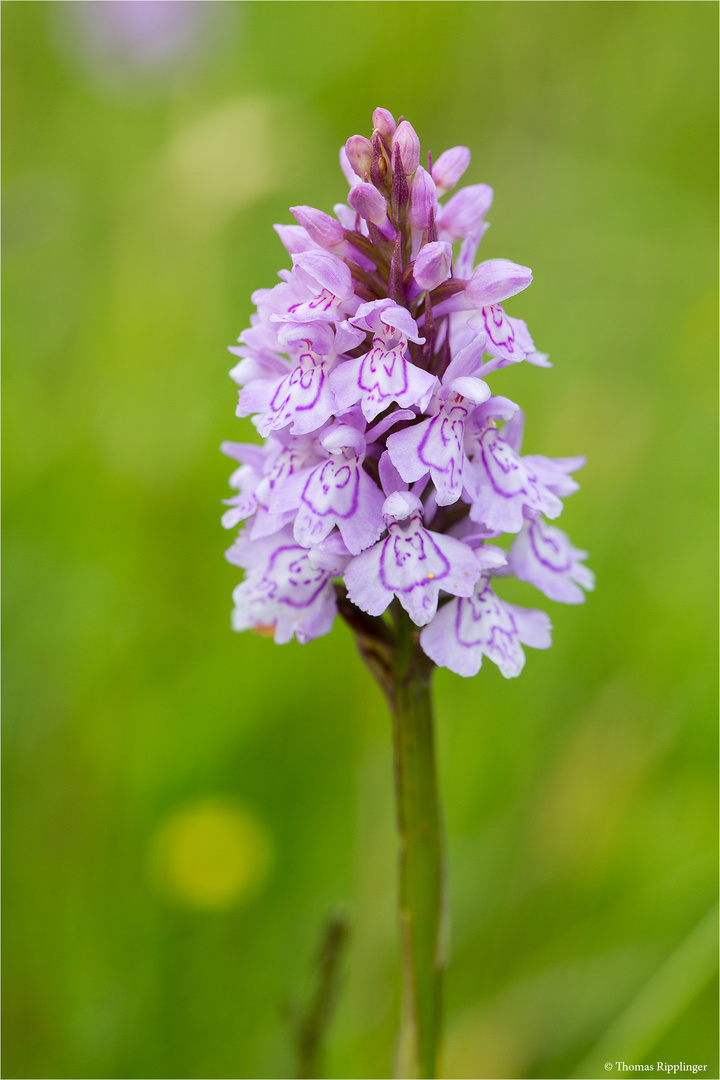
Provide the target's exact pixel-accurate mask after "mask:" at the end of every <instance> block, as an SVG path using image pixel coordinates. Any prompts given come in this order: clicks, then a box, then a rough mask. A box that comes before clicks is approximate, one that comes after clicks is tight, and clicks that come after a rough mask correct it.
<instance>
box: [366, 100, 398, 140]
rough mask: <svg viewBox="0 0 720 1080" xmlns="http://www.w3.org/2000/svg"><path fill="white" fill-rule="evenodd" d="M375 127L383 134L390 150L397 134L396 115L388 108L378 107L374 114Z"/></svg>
mask: <svg viewBox="0 0 720 1080" xmlns="http://www.w3.org/2000/svg"><path fill="white" fill-rule="evenodd" d="M372 120H373V129H374V130H375V131H377V132H379V134H380V135H381V136H382V138H383V139H384V140H385V143H386V144H387V148H388V150H389V149H390V148H391V143H392V137H393V135H394V134H395V128H396V126H397V125H396V124H395V117H394V116H393V114H392V113H391V112H388V110H387V109H376V110H375V112H374V113H373V114H372Z"/></svg>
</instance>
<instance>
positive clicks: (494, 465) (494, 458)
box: [480, 428, 528, 499]
mask: <svg viewBox="0 0 720 1080" xmlns="http://www.w3.org/2000/svg"><path fill="white" fill-rule="evenodd" d="M480 448H481V455H482V460H483V464H484V465H485V468H486V470H487V474H488V476H489V477H490V483H491V484H492V486H493V489H494V490H495V491H496V492H497V494H498V495H502V496H503V498H505V499H512V498H513V497H514V496H515V495H520V494H522V495H527V494H528V490H527V474H526V472H525V469H524V468H523V466H522V463H521V461H520V459H519V458H518V456H517V454H516V453H515V452H514V451H513V450H511V448H510V447H509V446H508V444H507V443H506V442H505V441H504V440H503V439H501V438H500V436H499V435H498V433H497V431H496V430H495V429H494V428H488V429H487V431H485V432H484V434H483V436H482V439H481V440H480Z"/></svg>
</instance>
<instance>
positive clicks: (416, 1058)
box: [390, 611, 443, 1078]
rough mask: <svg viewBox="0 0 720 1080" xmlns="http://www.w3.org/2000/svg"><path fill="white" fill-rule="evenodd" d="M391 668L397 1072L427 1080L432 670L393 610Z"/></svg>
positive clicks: (432, 927)
mask: <svg viewBox="0 0 720 1080" xmlns="http://www.w3.org/2000/svg"><path fill="white" fill-rule="evenodd" d="M396 616H397V618H396V625H397V639H396V641H397V646H396V650H395V656H394V661H395V662H394V664H393V683H394V686H393V691H394V692H393V694H392V697H391V699H390V707H391V710H392V714H393V741H394V750H395V792H396V799H397V818H398V828H399V831H400V938H401V952H402V988H403V1012H402V1025H401V1031H400V1042H399V1048H398V1051H399V1052H398V1075H399V1076H402V1077H405V1078H415V1077H418V1078H420V1077H422V1078H428V1077H434V1076H435V1075H436V1067H437V1046H438V1041H439V1034H440V1032H439V1028H440V967H441V957H440V928H441V917H442V893H443V845H442V832H441V826H440V800H439V793H438V785H437V776H436V768H435V748H434V731H433V713H432V701H431V683H432V672H433V665H432V663H431V662H430V661H429V660H428V659H427V657H426V656H425V655H424V653H423V652H422V651H421V650H420V648H419V646H418V644H417V629H416V627H415V626H414V625H413V623H412V622H411V621H410V619H409V618H408V616H407V615H406V614H405V612H404V611H397V612H396Z"/></svg>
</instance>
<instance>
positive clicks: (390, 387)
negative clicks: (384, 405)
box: [358, 348, 408, 404]
mask: <svg viewBox="0 0 720 1080" xmlns="http://www.w3.org/2000/svg"><path fill="white" fill-rule="evenodd" d="M358 383H359V386H360V388H361V389H362V390H364V391H365V392H366V394H367V397H368V399H369V400H370V401H372V402H373V403H375V404H379V403H380V402H383V401H389V400H392V399H393V398H397V397H399V396H402V395H403V394H405V393H406V392H407V389H408V378H407V362H406V360H405V358H404V357H403V355H402V352H401V351H400V349H391V350H390V351H389V352H386V351H385V350H384V349H378V348H375V349H371V350H370V352H369V353H367V355H366V356H364V357H363V362H362V365H361V367H360V374H359V376H358Z"/></svg>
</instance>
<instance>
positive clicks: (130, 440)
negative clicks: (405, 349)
mask: <svg viewBox="0 0 720 1080" xmlns="http://www.w3.org/2000/svg"><path fill="white" fill-rule="evenodd" d="M160 7H161V8H162V10H158V7H157V5H155V6H154V7H153V5H150V6H149V7H148V6H147V5H139V4H136V3H132V2H124V3H120V4H115V3H101V4H94V3H77V4H76V3H70V2H63V3H44V2H39V3H28V2H6V3H4V4H3V5H2V16H3V46H2V49H3V60H4V64H3V78H4V95H3V119H4V134H5V153H4V209H5V221H4V224H5V230H4V240H5V275H4V290H5V291H4V301H5V302H4V327H3V329H4V346H5V349H4V355H5V367H4V378H5V396H4V410H5V411H4V417H5V428H4V432H5V559H6V569H5V582H4V584H5V619H6V623H5V625H6V643H5V743H4V748H5V754H4V766H5V783H4V798H5V842H4V859H5V874H4V887H5V919H4V942H5V949H4V967H5V997H4V1004H5V1040H4V1047H5V1061H4V1073H3V1075H4V1076H6V1077H117V1078H130V1077H169V1078H172V1077H213V1078H215V1077H287V1076H291V1075H293V1068H294V1066H293V1052H294V1051H293V1024H294V1020H293V1017H294V1016H295V1015H296V1013H297V1011H298V1010H300V1011H302V1009H303V1008H304V1007H305V1004H306V1002H307V998H308V994H309V993H310V990H311V987H312V980H313V958H314V955H315V953H316V950H317V947H318V942H319V939H320V935H321V932H322V927H323V925H324V922H325V920H326V919H327V917H328V915H329V914H330V913H331V912H332V911H334V910H336V909H337V908H338V906H339V907H340V909H341V910H344V911H345V912H346V913H347V914H348V916H349V918H350V919H351V923H352V935H351V939H350V944H349V947H348V950H347V954H346V955H345V957H344V961H343V979H342V989H341V993H340V996H339V1000H338V1005H337V1010H336V1013H335V1016H334V1018H333V1023H332V1025H331V1028H330V1031H329V1036H328V1041H327V1047H326V1065H325V1075H327V1076H329V1077H338V1078H340V1077H388V1076H390V1075H391V1069H392V1056H393V1042H394V1037H395V1030H396V1020H397V1015H398V990H399V986H398V964H397V948H396V926H395V914H394V902H395V858H396V840H395V826H394V818H393V813H394V811H393V794H392V774H391V746H390V733H389V722H388V718H387V716H386V714H385V709H384V705H383V702H382V700H381V697H380V694H379V692H378V691H377V690H376V688H375V686H374V684H373V683H372V682H371V679H370V676H369V675H368V674H367V673H366V671H365V670H364V668H363V667H362V665H361V662H360V660H359V659H358V657H357V655H356V653H355V650H354V647H353V643H352V639H351V637H350V635H349V633H348V631H347V630H346V628H345V627H344V626H343V625H340V623H339V622H338V623H337V624H336V627H335V630H334V631H333V633H332V635H331V636H329V637H327V638H325V639H323V640H320V641H317V642H314V643H313V644H311V645H307V646H304V647H300V646H298V645H297V644H295V643H293V644H292V645H289V646H285V647H282V648H281V647H276V646H275V645H273V644H272V642H270V641H267V640H264V639H261V638H258V637H255V636H252V635H250V634H246V635H242V636H236V635H233V634H232V633H231V631H230V629H229V610H230V593H231V590H232V588H233V586H234V584H235V583H236V581H237V579H238V574H237V571H236V570H235V569H234V568H232V567H229V566H228V565H227V564H226V563H225V562H224V560H223V555H222V553H223V550H224V548H225V547H226V546H227V545H228V541H229V538H228V536H227V535H226V534H223V533H222V530H221V529H220V526H219V517H220V512H221V506H220V499H221V498H222V497H223V496H225V495H227V494H229V493H230V492H229V491H228V489H227V486H226V485H227V476H228V475H229V472H230V471H231V467H232V466H231V463H230V462H228V461H227V460H226V459H224V458H222V457H221V456H220V454H219V453H218V451H217V446H218V444H219V443H220V441H221V439H224V438H234V439H246V438H253V437H254V430H253V429H252V427H251V426H250V424H249V422H248V421H239V420H236V419H235V418H234V415H233V414H234V405H235V398H236V391H235V388H234V386H233V384H232V383H231V381H230V380H229V379H228V378H227V376H226V371H227V370H228V369H229V367H230V366H231V363H232V362H233V361H232V358H231V357H229V355H228V354H227V353H226V351H225V349H226V346H227V344H229V343H232V342H233V341H234V340H235V338H236V337H237V335H238V334H239V332H240V331H241V330H242V329H243V328H244V327H245V326H246V325H247V321H248V317H249V314H250V311H251V310H252V304H251V301H250V293H251V291H252V290H253V289H255V288H258V287H260V286H268V285H271V284H272V283H273V282H274V280H275V276H274V275H275V273H276V271H277V270H278V269H279V268H280V267H282V266H287V265H288V263H289V260H288V258H287V256H286V255H285V253H284V251H283V249H282V248H281V246H280V243H279V241H278V239H277V237H276V235H275V233H274V232H273V231H272V228H271V226H272V224H273V222H276V221H284V222H289V221H291V220H292V219H291V217H290V215H289V213H288V210H287V207H288V205H290V204H296V203H309V204H311V205H314V206H318V207H321V208H322V209H324V210H330V209H331V207H332V204H333V203H334V202H339V201H342V200H343V199H344V197H345V193H346V183H345V181H344V179H343V177H342V174H341V173H340V170H339V168H338V167H337V152H338V148H339V146H340V145H341V144H342V143H343V142H344V140H345V139H346V138H347V137H348V136H349V135H351V134H353V133H355V132H360V133H364V134H369V128H370V114H371V112H372V109H373V108H374V107H375V106H377V105H384V106H386V107H387V108H390V109H391V110H393V111H394V112H395V115H396V116H397V115H399V114H400V113H403V114H404V115H405V116H407V117H408V118H409V119H410V120H411V122H412V123H413V124H414V125H415V126H416V128H417V130H418V132H419V134H420V136H421V139H422V141H423V146H424V148H425V149H426V150H427V149H430V150H431V151H432V152H433V155H434V156H436V155H437V154H438V153H439V152H440V151H441V150H443V149H444V148H446V147H448V146H453V145H455V144H457V143H463V144H466V145H468V146H470V147H471V149H472V151H473V161H472V164H471V166H470V170H469V172H468V174H466V180H467V181H468V182H479V181H484V182H487V183H490V184H492V185H493V187H494V188H495V192H496V197H495V205H494V207H493V210H492V212H491V214H490V219H491V221H492V229H491V230H490V232H489V233H488V235H487V237H486V239H485V240H484V241H483V247H482V256H483V257H484V258H488V257H494V256H504V257H507V258H510V259H513V260H515V261H517V262H520V263H523V264H526V265H529V266H531V267H532V268H533V270H534V272H535V281H534V283H533V285H532V287H531V289H530V290H529V291H528V292H527V293H525V294H523V295H522V296H521V297H518V298H517V299H516V300H513V301H511V303H510V304H509V309H510V313H511V314H514V315H519V316H521V317H523V318H525V319H527V322H528V324H529V326H530V328H531V330H532V332H533V334H534V337H535V340H536V342H537V344H538V346H539V347H540V348H542V349H545V350H547V351H548V352H550V353H551V354H552V357H553V360H554V362H555V367H554V369H553V370H552V371H544V370H539V369H533V368H530V367H528V366H527V365H525V366H521V367H520V368H515V369H513V370H510V371H508V372H504V373H501V375H499V376H497V377H496V378H495V381H494V382H493V387H494V388H495V390H496V392H503V393H506V394H508V395H509V396H511V397H512V398H514V399H515V400H518V401H519V402H520V403H521V404H522V405H523V406H524V407H525V408H526V410H527V414H528V427H527V434H526V444H525V445H526V450H527V452H529V453H533V452H535V453H547V454H551V455H553V454H554V455H568V454H575V453H586V454H587V455H588V459H589V460H588V465H587V467H586V469H585V470H584V472H583V473H582V474H580V480H581V482H582V485H583V487H582V490H581V492H580V493H579V494H578V495H576V496H575V497H573V498H572V499H570V500H569V502H568V504H567V507H566V510H565V513H564V515H563V518H562V521H561V525H563V527H564V528H566V529H567V531H568V532H569V533H570V535H571V537H572V539H573V540H574V542H575V543H576V544H577V545H578V546H580V547H586V548H588V549H589V550H590V552H591V559H590V565H591V566H592V567H593V569H594V570H595V571H596V573H597V577H598V588H597V592H596V593H594V594H593V595H591V596H590V597H589V599H588V603H587V604H586V605H585V606H584V607H581V608H564V607H562V606H561V605H557V604H553V603H551V602H550V601H544V600H543V598H542V597H540V596H539V595H538V594H536V593H534V592H533V590H532V589H531V588H530V587H529V586H527V587H526V586H522V587H518V588H516V589H515V590H514V591H512V590H510V589H509V588H507V587H506V588H505V591H504V595H505V596H506V597H508V598H512V599H519V600H520V601H521V602H525V603H528V604H530V605H534V604H538V605H539V606H540V607H544V608H545V609H547V610H550V611H551V616H552V619H553V622H554V625H555V645H554V647H553V649H552V650H551V651H550V652H549V653H534V652H532V650H529V656H528V662H527V666H526V670H525V671H524V673H523V674H522V676H521V677H520V678H519V679H518V680H515V681H509V682H506V681H505V680H503V679H502V678H501V677H500V675H499V674H498V672H497V670H496V669H495V668H494V667H493V665H492V664H490V663H489V662H486V665H485V667H484V668H483V670H482V672H481V673H480V675H479V676H478V677H477V678H476V679H473V680H462V679H460V678H458V677H455V676H453V675H451V674H450V673H449V672H446V671H442V672H440V673H439V675H438V678H437V713H438V729H439V735H438V737H439V752H440V764H441V771H442V785H443V790H444V795H445V803H446V817H447V829H448V833H449V857H450V889H451V897H452V920H453V921H452V948H451V960H450V964H449V967H448V970H447V977H446V983H445V988H446V989H445V998H446V1050H445V1072H444V1075H445V1076H447V1077H456V1078H460V1077H468V1078H480V1077H483V1078H484V1077H571V1076H578V1077H597V1076H601V1075H609V1076H617V1075H620V1072H619V1071H618V1068H617V1066H616V1065H615V1064H613V1069H612V1070H610V1071H607V1072H606V1071H605V1070H604V1068H603V1064H604V1062H605V1061H606V1060H608V1061H611V1062H612V1063H615V1062H616V1061H618V1060H620V1061H625V1062H627V1063H628V1064H638V1063H649V1062H657V1061H670V1062H673V1061H675V1062H677V1061H678V1060H682V1061H684V1062H687V1063H700V1064H705V1065H706V1066H707V1069H706V1070H705V1071H704V1073H703V1074H702V1075H705V1076H714V1077H717V1075H718V1073H717V1061H716V1050H715V1046H716V1041H715V1034H716V989H715V984H714V979H713V974H714V956H715V952H714V947H713V944H712V941H713V935H714V917H713V915H712V909H713V904H714V898H715V891H716V890H715V810H714V806H715V771H716V770H715V760H716V759H715V714H716V700H715V679H714V676H713V672H714V668H715V656H716V632H715V615H714V613H715V596H716V587H715V570H714V568H715V561H716V560H715V542H714V535H715V491H716V486H715V485H716V475H715V459H716V453H715V403H716V387H715V363H714V358H715V341H716V330H715V326H716V321H715V319H716V316H715V306H716V305H715V296H716V256H715V246H716V245H715V236H716V215H715V204H716V198H715V194H716V192H715V189H716V145H717V140H716V119H717V118H716V97H717V95H716V51H717V50H716V37H717V7H716V5H715V4H713V3H704V2H690V3H677V2H668V3H665V2H659V3H656V2H647V3H625V2H618V3H614V2H612V3H610V2H607V3H595V2H592V3H562V2H561V3H546V2H543V3H524V2H519V3H504V2H503V3H485V2H477V3H453V2H448V3H435V2H426V3H414V2H406V3H395V2H387V3H382V4H378V3H373V2H369V3H355V2H346V3H335V2H330V3H314V2H300V3H282V2H279V3H269V2H268V3H262V2H261V3H233V2H228V3H210V2H208V3H200V4H194V3H185V4H174V3H166V4H164V5H160ZM141 9H142V10H141ZM645 1075H648V1074H647V1073H645ZM655 1075H659V1074H657V1073H656V1074H655Z"/></svg>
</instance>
